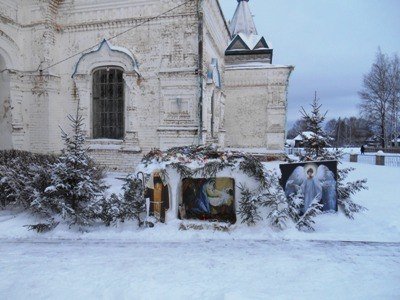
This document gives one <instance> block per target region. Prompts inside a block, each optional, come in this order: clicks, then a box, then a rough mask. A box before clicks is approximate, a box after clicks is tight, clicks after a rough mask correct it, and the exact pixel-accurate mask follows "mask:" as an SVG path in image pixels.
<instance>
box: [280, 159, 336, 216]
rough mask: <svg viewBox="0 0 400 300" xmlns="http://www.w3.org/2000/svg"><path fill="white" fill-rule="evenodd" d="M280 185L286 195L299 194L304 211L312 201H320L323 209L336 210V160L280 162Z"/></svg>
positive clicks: (303, 211)
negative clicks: (302, 200)
mask: <svg viewBox="0 0 400 300" xmlns="http://www.w3.org/2000/svg"><path fill="white" fill-rule="evenodd" d="M280 169H281V172H282V177H281V185H282V187H283V188H284V190H285V194H286V196H287V197H289V196H290V195H300V196H301V197H302V198H303V199H304V202H303V204H302V207H301V211H302V213H305V212H306V211H307V209H308V208H309V207H310V206H311V204H312V203H313V202H320V203H321V204H322V205H323V208H322V210H323V211H337V187H336V180H337V161H318V162H317V161H316V162H307V163H295V164H281V165H280Z"/></svg>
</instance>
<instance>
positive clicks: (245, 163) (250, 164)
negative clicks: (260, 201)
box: [239, 155, 267, 188]
mask: <svg viewBox="0 0 400 300" xmlns="http://www.w3.org/2000/svg"><path fill="white" fill-rule="evenodd" d="M239 169H240V170H241V171H242V172H243V173H245V174H246V175H248V176H250V177H253V178H254V179H255V180H257V181H258V182H259V183H260V187H261V188H266V187H267V181H266V180H265V176H264V167H263V165H262V163H261V162H260V161H259V160H258V159H257V158H255V157H254V156H252V155H246V156H244V157H243V160H242V161H241V162H240V163H239Z"/></svg>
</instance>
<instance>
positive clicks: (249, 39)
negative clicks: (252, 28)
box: [227, 33, 271, 51]
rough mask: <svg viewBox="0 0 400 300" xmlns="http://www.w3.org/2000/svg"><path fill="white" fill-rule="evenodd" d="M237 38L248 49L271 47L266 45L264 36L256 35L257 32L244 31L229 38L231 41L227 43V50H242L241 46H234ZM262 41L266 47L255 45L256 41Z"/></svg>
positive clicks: (267, 48)
mask: <svg viewBox="0 0 400 300" xmlns="http://www.w3.org/2000/svg"><path fill="white" fill-rule="evenodd" d="M238 40H241V41H242V42H243V44H245V46H246V47H247V48H248V49H249V50H270V49H271V48H269V47H268V45H267V42H266V41H265V39H264V37H263V36H262V35H257V34H245V33H239V34H237V35H235V37H234V38H233V39H232V40H231V42H230V43H229V45H228V48H227V49H228V50H229V51H235V50H240V51H242V50H243V49H242V48H237V46H236V47H235V44H236V43H237V42H238ZM260 42H261V43H262V45H263V46H264V45H265V46H266V47H257V48H256V46H257V45H258V43H260Z"/></svg>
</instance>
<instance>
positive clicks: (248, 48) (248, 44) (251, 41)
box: [225, 0, 273, 63]
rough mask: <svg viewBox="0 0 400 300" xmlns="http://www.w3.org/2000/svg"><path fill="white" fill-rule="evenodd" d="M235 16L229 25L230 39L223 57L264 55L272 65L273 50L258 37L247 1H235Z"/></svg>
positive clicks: (261, 37) (263, 39) (262, 38)
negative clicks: (236, 3)
mask: <svg viewBox="0 0 400 300" xmlns="http://www.w3.org/2000/svg"><path fill="white" fill-rule="evenodd" d="M237 2H238V5H237V7H236V11H235V14H234V15H233V18H232V20H231V23H230V25H229V30H230V33H231V36H232V39H231V41H230V43H229V45H228V48H227V49H226V51H225V55H235V56H236V55H259V54H261V55H264V56H265V59H266V60H268V61H269V63H272V54H273V50H272V48H271V47H270V45H268V43H267V42H266V40H265V38H264V37H263V36H261V35H258V33H257V29H256V25H255V24H254V20H253V15H252V14H251V11H250V7H249V0H237Z"/></svg>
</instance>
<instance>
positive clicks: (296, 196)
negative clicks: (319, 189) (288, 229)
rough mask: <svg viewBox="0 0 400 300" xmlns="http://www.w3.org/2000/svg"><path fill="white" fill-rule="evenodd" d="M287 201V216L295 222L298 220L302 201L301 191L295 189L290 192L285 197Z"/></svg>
mask: <svg viewBox="0 0 400 300" xmlns="http://www.w3.org/2000/svg"><path fill="white" fill-rule="evenodd" d="M287 202H288V216H289V217H290V219H292V220H293V222H295V223H297V222H298V221H299V220H300V216H301V208H302V205H303V203H304V196H303V193H302V192H301V190H300V191H297V193H292V194H290V195H289V196H288V197H287Z"/></svg>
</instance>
